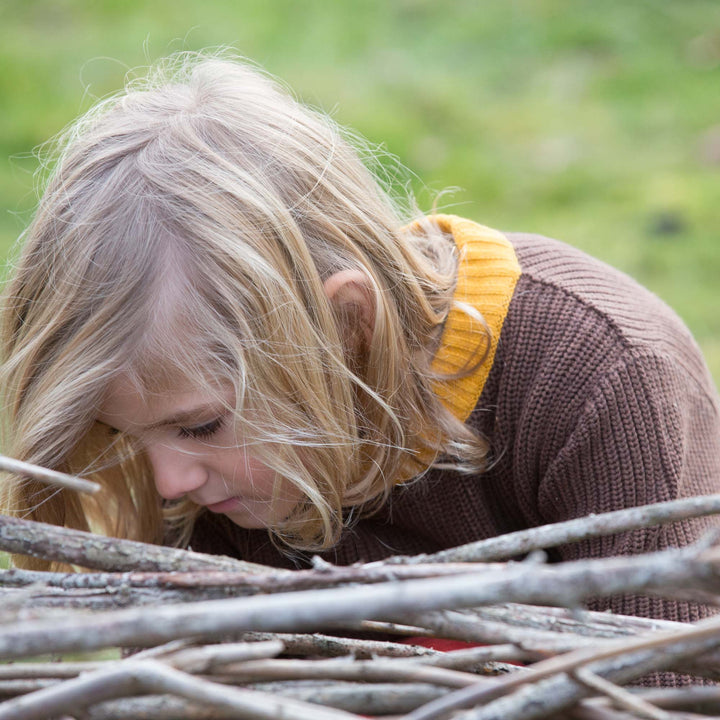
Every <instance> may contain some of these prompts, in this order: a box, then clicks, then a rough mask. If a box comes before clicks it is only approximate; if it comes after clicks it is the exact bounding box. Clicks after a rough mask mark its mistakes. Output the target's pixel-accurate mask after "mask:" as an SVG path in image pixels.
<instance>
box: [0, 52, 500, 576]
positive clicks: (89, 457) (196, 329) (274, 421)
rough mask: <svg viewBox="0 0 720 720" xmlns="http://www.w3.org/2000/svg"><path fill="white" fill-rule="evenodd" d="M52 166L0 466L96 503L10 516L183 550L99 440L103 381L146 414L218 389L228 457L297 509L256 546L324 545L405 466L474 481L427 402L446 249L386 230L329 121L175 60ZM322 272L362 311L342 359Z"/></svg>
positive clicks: (7, 395) (465, 450)
mask: <svg viewBox="0 0 720 720" xmlns="http://www.w3.org/2000/svg"><path fill="white" fill-rule="evenodd" d="M57 147H58V152H57V153H56V156H55V159H54V160H53V165H54V168H53V170H52V173H51V174H50V177H49V179H48V181H47V186H46V187H45V189H44V192H43V194H42V198H41V200H40V203H39V206H38V209H37V212H36V214H35V217H34V219H33V221H32V223H31V225H30V226H29V228H28V230H27V231H26V233H25V235H24V247H23V249H22V253H21V255H20V258H19V260H18V262H17V266H16V267H15V269H14V273H13V275H12V278H11V280H10V282H9V283H8V285H7V286H6V289H5V294H4V300H3V309H2V312H3V315H2V353H3V365H2V370H1V375H0V383H1V385H2V388H3V390H4V420H3V425H4V427H3V434H4V439H3V444H4V449H5V452H7V453H9V454H11V455H13V456H14V457H17V458H21V459H24V460H28V461H30V462H34V463H38V464H41V465H45V466H47V467H53V468H58V469H62V470H65V471H68V472H76V473H81V474H84V475H86V476H90V477H92V478H93V479H95V480H97V481H98V482H100V483H101V484H102V485H103V486H104V488H105V491H104V493H103V494H102V498H101V499H100V500H99V501H94V500H87V499H85V498H79V497H77V496H75V495H73V494H71V493H69V492H67V491H60V492H58V491H55V490H52V491H50V490H47V489H44V488H40V487H38V486H37V485H35V484H33V483H30V482H22V481H19V480H17V479H14V480H12V481H11V479H10V478H8V479H7V480H5V481H3V486H4V487H5V496H4V499H3V501H2V502H3V505H4V507H5V509H6V511H7V512H11V513H14V514H17V515H22V516H24V517H29V518H33V519H36V520H40V521H44V522H50V523H55V524H60V525H67V526H71V527H76V528H83V529H84V528H92V529H93V530H96V531H99V532H104V533H108V534H114V535H119V536H123V537H130V538H135V539H141V540H147V541H153V542H157V541H160V540H161V539H162V538H163V536H165V537H167V525H168V524H169V525H170V526H171V527H172V533H171V534H172V536H173V537H174V538H176V539H177V541H178V542H180V543H181V542H185V541H187V539H188V537H189V535H190V533H191V530H192V523H193V521H194V519H195V517H196V515H197V512H198V508H197V507H195V506H193V505H192V504H191V503H190V502H188V501H183V502H180V503H176V504H173V505H172V506H170V507H167V508H162V507H161V504H160V502H159V501H158V498H157V496H156V493H155V491H154V489H153V487H152V479H151V472H150V469H149V466H148V463H147V461H146V459H145V457H144V455H143V453H142V452H141V451H136V450H133V449H132V447H131V444H130V443H129V441H128V440H127V439H123V438H121V439H120V440H118V439H116V438H111V437H109V436H108V434H107V432H106V430H105V431H104V430H103V428H102V426H100V425H99V424H98V423H96V421H95V417H96V414H97V411H98V408H99V406H100V405H101V403H102V402H103V398H104V395H105V393H106V390H107V387H108V383H109V382H111V381H112V380H113V379H115V378H118V377H119V376H120V375H124V376H130V377H132V378H134V381H135V382H136V383H137V386H138V387H139V388H140V389H141V390H142V392H144V393H148V394H151V393H158V392H159V393H162V392H167V391H168V390H170V389H172V388H173V387H178V386H181V385H182V386H190V387H193V388H215V389H217V390H218V391H220V389H221V388H227V387H230V388H232V389H233V390H234V397H235V403H234V405H233V407H232V408H231V410H232V414H233V417H234V419H235V426H236V427H237V429H238V436H242V438H243V444H244V445H248V446H250V447H251V452H252V453H253V454H255V455H257V457H258V458H259V459H261V460H262V461H264V462H265V463H266V464H267V465H268V466H270V467H271V468H273V469H274V470H275V471H276V473H277V476H278V477H279V478H283V482H284V483H291V484H293V485H295V486H296V487H297V488H299V489H300V490H301V491H302V496H303V497H304V500H303V501H302V502H301V503H300V504H299V505H298V506H297V507H296V508H295V510H294V511H293V512H292V513H291V515H290V516H289V517H286V518H279V519H278V520H277V522H276V523H274V524H273V527H272V528H271V531H272V532H273V534H274V536H275V537H276V538H279V539H280V540H281V541H282V542H283V543H284V544H285V545H286V546H287V547H289V548H297V549H308V550H318V549H323V548H327V547H330V546H331V545H332V544H333V543H334V542H336V541H337V538H338V536H339V533H340V531H341V529H342V524H343V512H344V511H345V514H346V515H347V509H348V508H357V512H353V513H352V514H353V515H355V516H357V515H358V514H361V513H363V512H372V511H373V510H374V509H376V508H377V507H378V506H379V505H381V504H382V503H383V502H384V501H385V500H386V499H387V496H388V494H389V493H390V491H391V489H392V487H393V485H394V484H395V483H396V482H397V480H398V478H407V477H409V474H410V475H411V474H412V472H411V471H414V470H416V469H417V468H414V467H413V463H416V464H417V458H418V457H421V458H430V459H431V460H432V459H433V458H440V457H443V458H444V461H445V462H448V461H450V462H451V463H452V464H453V465H454V466H456V467H458V468H461V469H463V468H464V469H466V470H472V471H476V470H478V469H480V468H481V467H482V466H483V463H484V458H485V452H486V445H485V442H484V441H483V440H482V438H479V437H477V436H476V435H475V434H474V432H473V431H472V430H470V429H469V428H468V427H466V426H465V425H464V424H463V423H462V422H461V421H459V420H457V419H456V418H455V417H453V415H452V414H451V413H450V412H448V411H447V410H446V409H445V408H444V407H443V406H442V404H441V403H440V402H439V400H438V398H437V397H436V396H435V394H434V393H433V391H432V382H433V377H434V376H433V373H432V371H431V369H430V363H431V360H432V355H433V351H434V349H435V347H436V344H437V341H438V337H439V334H440V331H441V328H442V324H443V322H444V320H445V318H446V316H447V313H448V310H449V308H450V305H451V302H452V291H453V288H454V283H455V273H456V262H457V258H456V251H455V247H454V245H453V243H452V242H451V240H450V239H448V238H447V237H445V236H444V235H443V233H442V232H441V231H440V230H439V229H438V228H437V226H435V225H434V224H433V223H431V222H429V221H425V222H421V224H420V225H419V226H416V227H415V229H414V230H413V231H412V232H411V231H409V230H405V229H403V228H404V227H405V224H406V222H407V221H408V219H409V218H408V217H407V216H406V217H401V211H399V210H398V206H397V204H396V203H395V202H394V201H393V200H391V199H390V197H389V194H388V193H387V192H386V190H385V189H383V187H382V184H381V183H379V182H378V180H377V178H376V177H375V176H374V175H373V174H372V173H371V172H370V171H369V170H368V169H367V167H366V165H365V164H364V163H363V161H362V160H361V155H367V151H366V149H361V150H358V147H357V142H355V140H353V141H352V142H351V141H350V139H349V136H348V135H347V133H345V132H344V131H343V130H341V129H340V128H339V127H338V126H337V125H336V124H335V123H334V122H333V121H332V120H331V119H330V118H329V117H328V116H327V115H325V114H323V113H320V112H316V111H314V110H311V109H309V108H307V107H305V106H303V105H302V104H300V103H299V102H297V101H296V100H295V99H294V98H293V97H292V95H291V94H290V93H289V92H288V91H287V90H285V89H284V88H283V87H282V86H281V85H279V84H278V83H277V82H276V81H274V80H273V79H271V78H269V77H268V76H267V75H265V74H264V73H263V72H262V71H260V70H258V69H257V68H256V67H253V66H252V65H250V64H249V63H247V62H244V61H239V60H237V59H235V58H233V57H231V56H230V55H229V54H228V53H221V54H214V55H213V54H193V53H184V54H180V55H177V56H174V57H172V58H170V59H169V60H166V61H163V62H162V63H160V64H159V65H157V66H156V67H155V68H152V69H151V71H150V72H149V73H148V74H147V76H146V77H145V78H143V79H139V80H134V81H132V82H129V83H128V85H127V87H126V88H125V90H124V91H123V92H121V93H120V94H118V95H116V96H113V97H111V98H108V99H105V100H103V101H101V102H100V103H99V104H98V105H97V107H95V108H94V109H92V110H91V111H90V112H89V113H87V114H86V115H85V116H84V117H82V118H80V120H78V121H77V122H76V123H75V124H74V125H73V126H72V127H70V128H69V129H68V130H67V131H66V132H65V133H64V134H63V135H62V136H61V138H60V140H59V142H58V144H57ZM341 269H356V270H360V271H362V272H363V273H364V274H365V275H366V276H367V277H368V278H369V279H370V283H371V285H372V288H373V292H374V302H375V326H374V333H373V337H372V341H371V342H370V343H369V344H368V346H367V347H366V348H365V349H364V351H363V353H362V355H361V356H360V357H350V356H349V354H348V352H347V347H346V346H345V345H344V343H343V332H342V326H343V323H345V322H352V320H353V319H352V318H347V317H346V318H339V317H338V316H337V314H336V310H335V308H334V307H333V305H332V304H331V303H330V302H329V301H328V299H327V297H326V296H325V293H324V290H323V281H324V280H325V279H326V278H327V277H328V276H329V275H331V274H332V273H333V272H335V271H337V270H341ZM448 456H449V460H448ZM408 473H409V474H408ZM277 492H278V493H280V492H281V489H280V484H279V485H278V490H277ZM163 514H164V515H165V526H164V524H163ZM20 564H24V565H26V566H36V567H38V566H42V563H41V562H39V561H27V560H26V561H21V562H20Z"/></svg>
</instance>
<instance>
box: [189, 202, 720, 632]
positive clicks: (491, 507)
mask: <svg viewBox="0 0 720 720" xmlns="http://www.w3.org/2000/svg"><path fill="white" fill-rule="evenodd" d="M435 222H437V223H438V224H439V225H440V226H441V228H442V229H443V230H445V231H447V232H450V233H452V234H453V235H454V237H455V238H456V240H457V241H458V245H459V246H460V245H462V246H466V248H467V249H466V250H462V249H461V253H460V278H461V279H462V278H465V280H462V281H459V282H458V291H457V292H458V294H459V295H458V294H456V300H462V301H464V302H468V301H469V302H470V303H471V304H474V305H475V306H476V307H478V308H479V309H480V311H481V312H482V313H483V315H484V317H485V318H486V320H487V321H488V324H489V326H490V328H491V330H493V334H494V337H493V344H492V348H491V351H490V353H489V355H488V359H487V360H486V362H485V364H484V365H483V366H482V367H481V368H480V369H479V370H478V371H477V372H476V373H474V374H473V375H472V376H471V377H470V378H464V379H462V380H459V381H454V382H452V383H443V385H444V386H445V387H444V388H440V387H438V388H437V391H438V393H439V394H440V396H441V398H442V399H443V402H445V404H446V405H447V406H448V407H450V408H451V409H452V410H453V411H454V412H456V413H457V414H458V416H459V417H462V418H466V417H467V415H468V413H469V417H467V422H468V423H469V424H471V425H472V426H474V427H475V428H477V429H478V430H479V431H480V432H481V433H483V435H484V436H485V437H486V438H487V439H488V440H489V442H490V446H491V453H492V457H491V460H492V461H491V464H490V466H489V469H488V470H487V471H486V472H484V473H482V474H481V475H477V476H470V477H468V476H463V475H460V474H459V473H455V472H451V471H446V470H443V471H440V470H431V471H430V472H428V473H427V474H425V475H424V476H422V477H421V478H420V479H419V480H416V481H414V482H408V483H404V482H401V483H399V484H398V485H397V486H396V488H395V489H394V491H393V493H392V496H391V498H390V500H389V502H388V503H387V504H386V505H385V506H384V507H383V508H382V509H381V510H380V511H379V512H378V513H377V514H375V515H373V516H372V517H369V518H364V519H362V520H360V521H359V522H358V523H357V524H355V525H354V526H353V527H351V528H349V529H347V530H346V531H345V532H344V533H343V535H342V537H341V539H340V541H339V543H338V544H337V546H336V547H334V548H333V549H332V550H330V551H328V552H326V553H324V554H323V557H324V558H325V559H327V560H328V561H330V562H333V563H336V564H348V563H353V562H357V561H371V560H377V559H380V558H384V557H387V556H390V555H393V554H415V553H421V552H434V551H438V550H441V549H445V548H449V547H454V546H457V545H461V544H464V543H468V542H472V541H475V540H480V539H483V538H488V537H492V536H495V535H499V534H501V533H507V532H511V531H514V530H520V529H523V528H529V527H534V526H537V525H542V524H546V523H552V522H559V521H562V520H568V519H570V518H575V517H581V516H585V515H589V514H590V513H602V512H608V511H611V510H618V509H620V508H624V507H631V506H636V505H642V504H646V503H653V502H660V501H664V500H671V499H674V498H679V497H685V496H692V495H701V494H709V493H716V492H720V410H719V403H718V396H717V391H716V390H715V387H714V385H713V382H712V379H711V377H710V375H709V373H708V370H707V368H706V366H705V364H704V361H703V359H702V356H701V353H700V351H699V349H698V347H697V345H696V344H695V342H694V340H693V338H692V337H691V335H690V333H689V331H688V330H687V329H686V328H685V326H684V325H683V324H682V322H681V321H680V320H679V319H678V318H677V316H676V315H675V314H674V313H673V312H672V311H671V310H670V309H669V308H668V307H667V306H666V305H665V304H663V303H662V302H661V301H660V300H659V299H658V298H657V297H656V296H655V295H653V294H652V293H650V292H649V291H647V290H646V289H644V288H642V287H641V286H640V285H638V284H637V283H635V282H634V281H633V280H631V279H630V278H628V277H627V276H625V275H623V274H622V273H620V272H619V271H617V270H614V269H612V268H610V267H609V266H607V265H605V264H603V263H601V262H599V261H598V260H595V259H593V258H590V257H588V256H587V255H585V254H583V253H582V252H580V251H578V250H576V249H573V248H571V247H569V246H567V245H564V244H562V243H560V242H557V241H555V240H550V239H548V238H544V237H539V236H535V235H522V234H507V235H506V236H502V235H500V234H499V233H496V232H494V231H489V230H488V229H487V228H482V227H481V226H478V225H475V224H474V223H471V222H469V221H464V220H461V219H459V218H454V217H446V216H439V217H437V218H435ZM505 238H506V239H507V241H509V242H506V239H505ZM518 263H519V266H518ZM520 269H521V273H519V270H520ZM488 271H490V272H488ZM518 275H519V277H518ZM467 278H470V280H468V279H467ZM473 278H475V279H474V280H473ZM493 278H494V279H495V280H497V279H498V278H500V279H499V280H498V282H494V280H493ZM488 288H489V290H488ZM460 315H463V313H460ZM468 322H469V324H468ZM471 326H472V322H470V321H467V320H462V319H460V318H459V316H458V315H456V314H453V313H451V316H450V317H449V318H448V323H447V324H446V327H445V330H444V333H443V337H442V346H443V349H442V350H441V351H440V352H439V353H438V357H439V358H440V359H436V363H440V362H450V365H446V366H444V367H443V368H442V369H446V370H452V369H453V366H455V367H462V364H463V362H464V359H465V357H466V355H465V354H466V353H470V354H471V353H472V352H473V351H475V350H476V348H477V335H474V333H473V331H472V329H471ZM463 348H464V349H463ZM458 363H459V365H458ZM718 524H720V523H719V522H718V520H716V519H713V518H703V519H698V520H693V521H687V522H677V523H673V524H671V525H666V526H663V527H658V528H650V529H645V530H638V531H634V532H627V533H622V534H619V535H614V536H610V537H605V538H596V539H591V540H586V541H584V542H580V543H574V544H571V545H566V546H561V547H558V548H554V549H551V550H550V551H549V556H550V559H551V560H573V559H579V558H598V557H606V556H611V555H626V554H633V553H641V552H649V551H653V550H660V549H663V548H667V547H671V546H681V545H687V544H688V543H691V542H693V541H695V540H697V539H698V538H699V537H700V536H701V535H702V534H703V533H704V532H705V531H707V530H708V529H709V528H711V527H717V525H718ZM192 547H193V548H194V549H195V550H201V551H204V552H210V553H218V554H225V555H230V556H235V557H240V558H243V559H246V560H250V561H254V562H259V563H264V564H267V565H273V566H279V567H293V566H298V564H300V565H302V564H303V562H304V559H303V558H300V559H298V558H295V559H294V560H290V559H288V557H286V556H284V555H283V554H282V553H281V552H279V551H278V550H277V549H276V548H275V547H274V545H273V544H272V543H271V541H270V540H269V538H268V534H267V533H266V532H265V531H262V530H245V529H243V528H240V527H238V526H236V525H234V524H233V523H232V522H230V521H229V520H228V519H227V518H225V517H223V516H209V515H203V516H201V517H200V518H199V519H198V521H197V523H196V527H195V532H194V536H193V539H192ZM589 606H590V607H591V608H593V609H604V608H611V609H612V610H613V611H615V612H618V613H624V614H629V615H641V616H649V617H660V618H666V619H669V620H679V621H692V620H697V619H698V618H700V617H702V616H704V615H706V614H707V613H708V609H707V608H705V607H703V606H701V605H697V604H693V603H685V602H674V601H666V600H662V599H656V598H646V597H635V596H632V597H628V596H623V597H617V598H612V599H609V600H606V599H601V600H597V601H593V602H591V603H589Z"/></svg>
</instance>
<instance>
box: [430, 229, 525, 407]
mask: <svg viewBox="0 0 720 720" xmlns="http://www.w3.org/2000/svg"><path fill="white" fill-rule="evenodd" d="M429 219H430V220H431V221H432V222H433V223H435V224H436V225H437V226H438V227H439V228H440V229H441V230H442V231H443V232H446V233H450V234H451V235H452V237H453V239H454V241H455V244H456V246H457V249H458V253H459V262H458V278H457V287H456V290H455V294H454V304H453V307H452V309H451V310H450V313H449V314H448V317H447V320H446V321H445V327H444V329H443V334H442V337H441V340H440V348H439V350H438V351H437V353H436V355H435V359H434V360H433V363H432V369H433V370H435V371H436V372H438V373H440V374H442V375H450V376H452V375H454V374H456V373H459V372H462V371H463V370H465V369H466V368H468V367H472V366H473V365H474V364H476V363H477V361H478V360H479V359H481V358H482V353H483V352H484V353H485V357H484V360H483V362H481V363H480V364H479V365H478V366H477V367H476V368H475V370H473V372H472V373H470V374H469V375H465V376H463V377H461V378H458V379H450V380H441V381H437V382H435V384H434V390H435V392H436V393H437V395H438V396H439V397H440V399H441V401H442V403H443V404H444V405H445V407H447V408H448V409H449V410H450V411H451V412H452V413H453V414H454V415H455V416H456V417H457V418H458V419H460V420H463V421H465V420H467V419H468V417H469V416H470V413H471V412H472V411H473V409H474V408H475V406H476V405H477V402H478V400H479V399H480V394H481V393H482V391H483V387H484V386H485V382H486V381H487V378H488V375H489V374H490V368H492V364H493V361H494V359H495V351H496V350H497V343H498V338H499V337H500V331H501V330H502V326H503V323H504V321H505V317H506V315H507V312H508V308H509V306H510V300H511V299H512V296H513V292H514V291H515V285H516V283H517V281H518V278H519V277H520V273H521V270H520V264H519V262H518V259H517V257H516V255H515V251H514V249H513V247H512V245H511V244H510V242H509V240H508V239H507V238H506V237H505V236H504V235H502V233H500V232H498V231H497V230H492V229H490V228H487V227H485V226H483V225H478V224H477V223H475V222H473V221H472V220H465V219H463V218H460V217H457V216H455V215H433V216H431V217H430V218H429ZM463 306H465V307H467V306H469V307H471V308H473V309H474V310H477V311H478V312H479V313H480V316H481V317H482V318H483V319H484V321H485V324H486V326H487V330H488V331H489V333H490V336H489V338H488V339H489V347H488V345H487V344H485V345H484V346H483V344H482V338H483V335H484V334H485V332H486V330H485V326H484V324H483V323H482V322H480V321H479V319H478V318H477V317H473V315H472V314H470V313H468V312H467V311H466V310H465V309H463Z"/></svg>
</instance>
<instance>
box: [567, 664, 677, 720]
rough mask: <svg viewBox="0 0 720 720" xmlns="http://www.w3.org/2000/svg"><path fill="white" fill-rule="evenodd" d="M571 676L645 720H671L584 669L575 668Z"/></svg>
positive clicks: (652, 707)
mask: <svg viewBox="0 0 720 720" xmlns="http://www.w3.org/2000/svg"><path fill="white" fill-rule="evenodd" d="M572 676H573V677H574V678H575V679H576V680H579V681H580V682H581V683H582V684H583V685H586V686H587V687H589V688H590V689H591V690H597V691H598V692H600V693H603V694H604V695H607V697H609V698H612V699H613V700H614V701H615V703H616V704H617V705H619V706H620V707H622V708H625V709H627V710H630V711H634V712H636V713H637V714H638V716H639V717H641V718H646V719H647V720H671V716H670V714H669V713H666V712H665V711H664V710H660V709H659V708H656V707H654V706H653V705H651V704H650V703H649V702H647V700H643V699H642V698H641V697H637V696H635V695H633V694H632V693H630V692H628V691H627V690H625V689H624V688H621V687H619V686H618V685H615V683H611V682H609V681H608V680H605V678H602V677H600V676H599V675H596V674H595V673H594V672H591V671H590V670H588V669H587V668H586V667H579V668H575V670H573V671H572Z"/></svg>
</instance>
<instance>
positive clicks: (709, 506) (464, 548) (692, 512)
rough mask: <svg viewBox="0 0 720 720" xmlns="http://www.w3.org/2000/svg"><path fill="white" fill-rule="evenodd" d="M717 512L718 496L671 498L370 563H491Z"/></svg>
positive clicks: (719, 506)
mask: <svg viewBox="0 0 720 720" xmlns="http://www.w3.org/2000/svg"><path fill="white" fill-rule="evenodd" d="M718 513H720V495H703V496H698V497H691V498H682V499H680V500H670V501H668V502H663V503H655V504H653V505H642V506H640V507H634V508H625V509H624V510H615V511H613V512H608V513H601V514H598V515H588V516H587V517H581V518H575V519H573V520H566V521H564V522H559V523H553V524H550V525H542V526H540V527H535V528H530V529H529V530H519V531H518V532H513V533H507V534H505V535H498V536H497V537H493V538H488V539H487V540H479V541H477V542H474V543H469V544H467V545H461V546H459V547H455V548H451V549H449V550H442V551H440V552H437V553H433V554H431V555H413V556H410V557H408V556H397V557H393V558H389V559H388V560H380V561H378V562H376V563H373V565H381V564H385V565H390V564H392V565H395V564H405V565H414V564H417V563H432V562H461V563H462V562H490V561H497V560H507V559H509V558H512V557H516V556H518V555H524V554H526V553H529V552H531V551H533V550H542V549H544V548H549V547H556V546H557V545H566V544H569V543H576V542H581V541H583V540H589V539H590V538H596V537H604V536H606V535H614V534H616V533H621V532H627V531H630V530H638V529H640V528H649V527H653V526H655V525H665V524H667V523H671V522H676V521H678V520H689V519H691V518H698V517H703V516H706V515H716V514H718Z"/></svg>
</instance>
